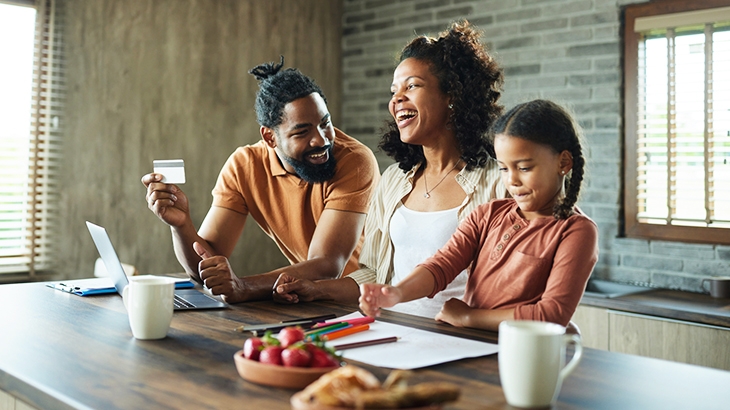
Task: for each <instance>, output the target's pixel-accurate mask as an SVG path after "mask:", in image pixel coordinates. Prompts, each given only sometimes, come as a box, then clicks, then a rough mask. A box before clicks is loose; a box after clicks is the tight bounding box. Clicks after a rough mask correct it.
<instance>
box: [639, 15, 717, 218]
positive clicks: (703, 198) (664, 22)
mask: <svg viewBox="0 0 730 410" xmlns="http://www.w3.org/2000/svg"><path fill="white" fill-rule="evenodd" d="M729 10H730V8H729ZM712 15H713V14H712V13H710V14H708V13H705V14H702V15H699V14H697V15H695V18H696V19H700V18H702V19H704V20H706V18H705V17H707V16H712ZM722 15H723V13H719V14H718V13H715V14H714V17H718V16H722ZM651 19H654V20H651ZM704 20H703V21H702V22H699V23H696V24H694V25H684V26H675V27H671V26H669V27H668V25H669V24H670V23H672V22H673V21H682V19H679V20H677V19H674V20H672V19H671V18H669V17H666V16H663V17H662V18H658V17H652V18H648V19H646V21H640V19H638V18H637V22H636V25H635V29H637V31H638V30H639V29H641V30H642V31H641V39H640V42H639V61H638V64H639V70H638V74H639V78H638V93H639V95H638V103H639V104H638V118H639V122H638V129H637V159H638V164H637V171H638V172H637V181H636V183H637V198H636V200H637V205H638V214H637V218H638V220H639V221H640V222H642V223H650V224H661V225H681V226H699V227H716V228H730V22H717V21H714V22H705V21H704ZM684 21H685V24H686V22H687V20H686V19H685V20H684ZM698 21H699V20H698ZM640 22H641V24H639V23H640ZM652 22H653V23H656V25H655V26H651V25H650V24H649V23H652Z"/></svg>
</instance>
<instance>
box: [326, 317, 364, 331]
mask: <svg viewBox="0 0 730 410" xmlns="http://www.w3.org/2000/svg"><path fill="white" fill-rule="evenodd" d="M374 321H375V318H373V317H370V316H365V317H357V318H354V319H347V320H328V321H326V322H320V323H317V324H316V325H314V326H313V327H312V328H313V329H315V328H318V327H322V326H329V325H334V324H336V323H342V322H347V323H349V324H351V325H353V326H356V325H364V324H365V323H373V322H374Z"/></svg>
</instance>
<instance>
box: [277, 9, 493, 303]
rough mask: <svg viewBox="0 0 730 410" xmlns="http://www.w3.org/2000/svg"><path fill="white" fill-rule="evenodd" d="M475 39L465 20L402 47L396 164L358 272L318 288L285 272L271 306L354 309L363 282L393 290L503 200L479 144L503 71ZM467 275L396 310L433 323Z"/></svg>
mask: <svg viewBox="0 0 730 410" xmlns="http://www.w3.org/2000/svg"><path fill="white" fill-rule="evenodd" d="M480 34H481V33H480V32H478V31H477V30H475V29H474V28H473V27H471V26H470V25H469V23H468V22H463V23H453V24H452V25H451V27H450V28H449V29H448V30H446V31H444V32H443V33H441V34H440V36H439V37H438V38H429V37H425V36H422V37H417V38H415V39H414V40H413V41H411V42H410V43H409V44H408V45H407V46H406V47H405V48H404V49H403V51H402V53H401V56H400V63H399V64H398V67H397V68H396V70H395V72H394V73H393V84H392V85H391V93H392V98H391V100H390V103H389V104H388V109H389V111H390V114H391V116H392V117H393V120H392V121H390V122H389V124H388V130H387V132H386V133H385V135H383V137H382V138H381V141H380V144H379V148H380V149H382V150H383V151H384V152H385V153H386V154H388V155H389V156H390V157H392V158H393V159H395V161H396V162H397V163H396V164H393V165H391V166H390V167H389V168H388V169H387V170H386V171H385V172H384V173H383V175H382V177H381V179H380V182H379V184H378V187H377V189H376V192H375V196H374V197H373V200H372V202H371V206H370V209H369V211H368V216H367V219H366V221H365V243H364V245H363V249H362V252H361V255H360V260H359V263H360V269H359V270H357V271H355V272H353V273H351V274H350V275H348V276H347V277H344V278H340V279H335V280H324V281H317V282H311V281H302V280H297V279H295V278H291V277H289V276H288V275H282V276H280V277H279V280H278V281H277V283H276V284H275V285H274V289H273V291H274V299H275V300H278V301H281V302H286V303H297V302H300V301H303V302H306V301H312V300H321V299H330V300H337V301H340V302H348V303H355V302H356V301H357V298H358V297H359V295H360V290H359V285H360V284H362V283H381V284H394V285H395V284H397V283H398V282H399V281H400V280H401V279H402V278H404V277H405V276H406V275H408V274H409V273H410V272H411V270H413V268H414V267H415V266H416V265H417V264H419V263H421V262H423V261H424V260H425V259H426V258H427V257H429V256H431V255H433V254H434V253H435V252H436V251H437V250H438V249H440V248H441V246H443V245H444V244H445V243H446V241H447V240H448V239H449V238H450V237H451V235H452V234H453V233H454V232H455V230H456V227H457V226H458V224H459V222H460V221H462V220H463V219H464V218H465V217H466V216H467V215H468V214H469V213H470V212H471V211H472V210H473V209H475V208H476V207H477V205H479V204H481V203H484V202H487V201H489V200H490V199H494V198H496V197H504V192H505V190H504V188H503V187H502V185H501V184H500V182H499V181H500V177H499V172H498V170H497V166H496V163H495V161H494V160H493V159H492V158H491V157H490V156H489V152H490V150H491V148H490V144H489V142H488V140H487V138H486V132H487V131H488V129H489V127H490V126H491V124H492V122H493V121H494V120H495V119H496V118H497V117H498V116H499V115H500V114H501V112H502V106H501V105H500V104H499V103H498V100H499V97H500V94H501V86H502V81H503V80H502V71H501V69H500V68H499V67H498V65H497V63H496V62H495V61H494V59H493V58H492V57H491V56H490V55H489V54H488V53H487V52H486V50H485V47H484V46H483V45H482V44H481V42H480V41H479V37H480ZM466 276H467V275H466V272H462V273H461V274H460V275H459V277H458V278H457V279H456V280H454V281H453V282H452V283H451V285H450V286H449V288H447V289H446V290H445V291H444V292H441V293H440V294H439V295H437V297H435V298H434V300H430V301H428V300H421V301H414V302H412V303H408V304H401V305H398V310H401V311H405V312H406V313H411V314H417V315H420V316H428V317H434V316H436V314H437V313H438V312H439V311H440V309H441V306H443V303H444V302H445V301H446V300H448V299H450V298H452V297H461V296H463V294H464V287H465V284H466Z"/></svg>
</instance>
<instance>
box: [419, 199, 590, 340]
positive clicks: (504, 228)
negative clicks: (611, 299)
mask: <svg viewBox="0 0 730 410" xmlns="http://www.w3.org/2000/svg"><path fill="white" fill-rule="evenodd" d="M517 209H518V206H517V203H516V202H515V201H514V200H513V199H500V200H494V201H491V202H488V203H486V204H482V205H480V206H479V207H477V208H476V209H475V210H474V211H473V212H472V213H471V214H470V215H469V216H468V217H467V218H466V219H465V220H464V222H462V223H461V224H460V226H459V228H458V229H457V230H456V233H454V235H453V236H452V237H451V239H450V240H449V242H447V243H446V245H444V247H443V248H441V249H440V250H439V251H438V252H437V253H436V254H435V255H434V256H432V257H431V258H429V259H428V260H426V261H425V262H424V263H423V264H421V265H419V266H423V267H425V268H426V269H428V270H429V271H430V272H431V273H432V274H433V276H434V278H435V286H434V289H433V292H432V294H431V297H432V296H433V295H435V294H436V293H438V292H440V291H441V290H442V289H444V288H445V287H446V285H447V284H448V283H449V282H450V281H451V280H453V278H454V277H456V275H458V274H459V272H461V271H462V270H464V269H465V268H466V267H467V266H469V265H471V264H472V263H473V264H474V266H473V268H472V269H471V273H470V276H469V280H468V282H467V285H466V293H465V294H464V302H466V303H467V304H468V305H469V306H471V307H473V308H481V309H509V308H514V309H515V313H514V317H515V319H518V320H541V321H547V322H553V323H559V324H561V325H563V326H566V325H567V324H568V322H569V321H570V319H571V317H572V316H573V313H574V312H575V309H576V307H577V306H578V303H579V302H580V298H581V296H582V295H583V291H584V290H585V287H586V283H587V282H588V278H589V277H590V274H591V271H592V270H593V267H594V266H595V264H596V261H597V260H598V228H597V227H596V224H595V223H594V222H593V221H592V220H591V219H590V218H588V217H587V216H586V215H584V214H583V213H582V212H581V211H580V210H579V209H578V208H577V207H576V208H575V209H574V211H575V212H574V214H573V215H571V216H570V217H569V218H568V219H555V218H552V217H549V218H538V219H534V220H531V221H528V220H526V219H524V218H522V217H521V216H520V215H519V214H518V213H517Z"/></svg>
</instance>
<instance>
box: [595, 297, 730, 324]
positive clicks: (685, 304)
mask: <svg viewBox="0 0 730 410" xmlns="http://www.w3.org/2000/svg"><path fill="white" fill-rule="evenodd" d="M581 305H584V306H593V307H602V308H607V309H612V310H618V311H623V312H628V313H638V314H643V315H650V316H656V317H659V318H664V319H674V320H681V321H686V322H693V323H698V324H703V325H710V326H720V327H725V328H728V330H730V299H717V298H713V297H711V296H710V295H704V294H700V293H692V292H683V291H678V290H667V289H651V290H648V291H645V292H641V293H634V294H630V295H626V296H618V297H614V298H600V297H594V296H590V295H584V296H583V299H582V300H581Z"/></svg>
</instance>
